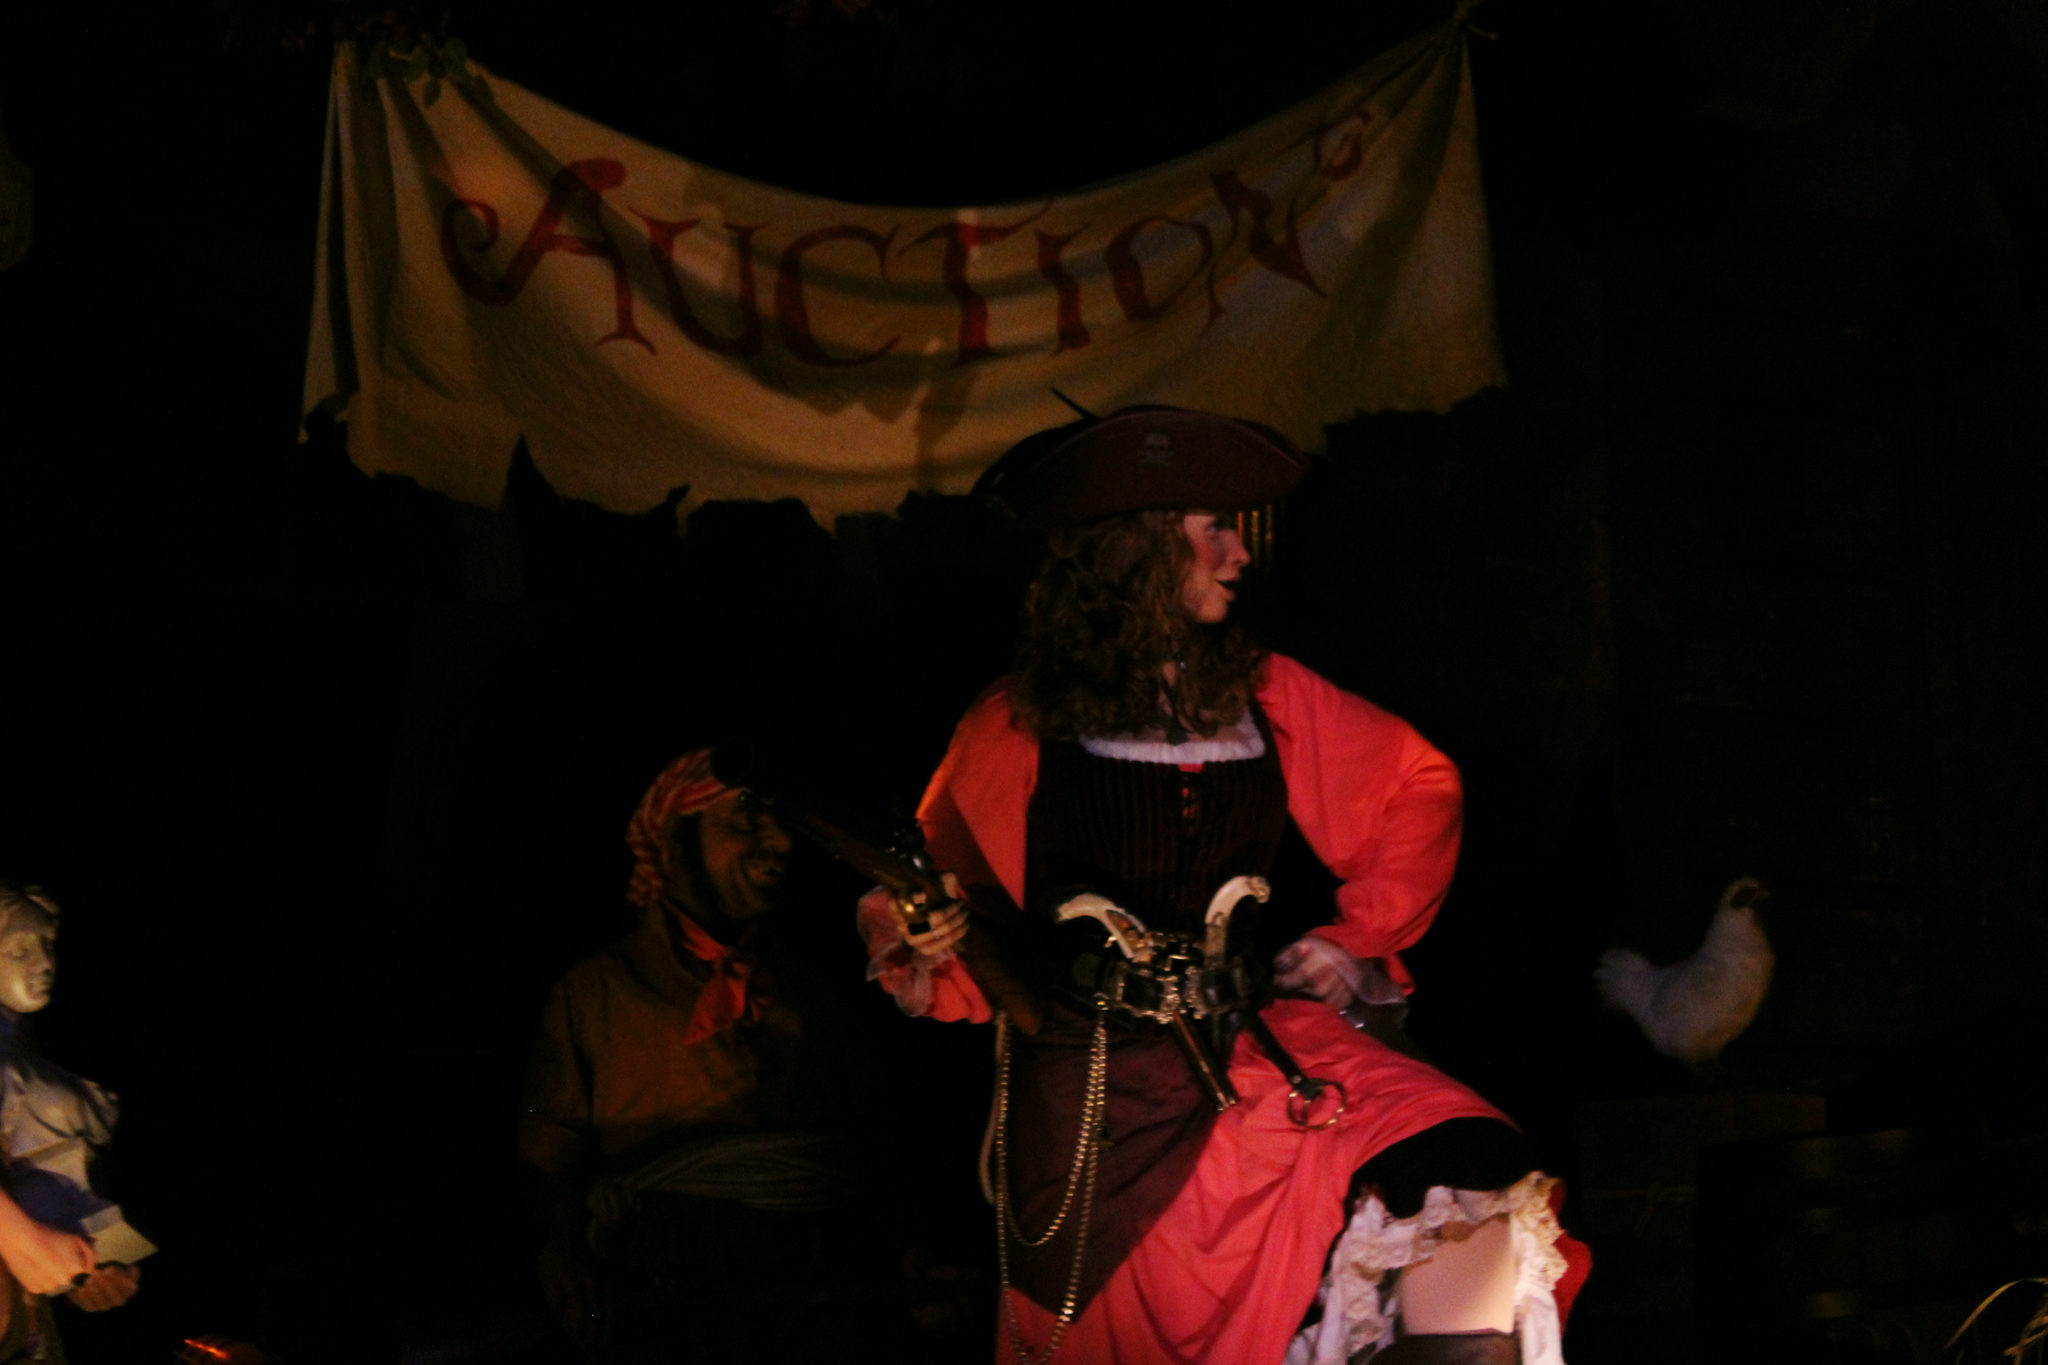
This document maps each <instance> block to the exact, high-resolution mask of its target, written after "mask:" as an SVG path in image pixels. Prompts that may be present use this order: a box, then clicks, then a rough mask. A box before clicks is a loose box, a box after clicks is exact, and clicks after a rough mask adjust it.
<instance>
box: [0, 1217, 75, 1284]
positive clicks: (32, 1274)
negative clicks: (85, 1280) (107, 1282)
mask: <svg viewBox="0 0 2048 1365" xmlns="http://www.w3.org/2000/svg"><path fill="white" fill-rule="evenodd" d="M0 1261H5V1262H6V1263H7V1268H8V1270H10V1271H12V1272H13V1274H14V1278H15V1279H16V1280H18V1281H20V1283H21V1287H22V1288H23V1289H26V1290H27V1291H28V1292H29V1293H31V1294H57V1293H61V1292H63V1291H64V1290H66V1289H69V1288H70V1287H71V1282H72V1281H73V1280H74V1279H76V1278H77V1277H78V1276H80V1275H90V1274H92V1273H93V1254H92V1243H91V1242H88V1241H87V1240H86V1239H85V1238H83V1237H80V1236H79V1235H77V1234H76V1233H71V1232H59V1231H58V1230H57V1229H56V1228H52V1227H45V1226H43V1225H42V1224H41V1223H38V1222H37V1221H36V1220H35V1219H33V1218H31V1217H29V1216H28V1215H27V1214H25V1213H23V1212H22V1211H21V1206H20V1205H19V1204H17V1203H15V1202H14V1201H13V1200H12V1199H9V1198H8V1197H7V1196H6V1195H4V1194H0Z"/></svg>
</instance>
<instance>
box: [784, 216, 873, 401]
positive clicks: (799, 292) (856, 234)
mask: <svg viewBox="0 0 2048 1365" xmlns="http://www.w3.org/2000/svg"><path fill="white" fill-rule="evenodd" d="M895 237H896V229H895V228H890V229H889V231H888V232H887V233H886V234H883V233H880V232H876V231H874V230H873V229H871V228H864V227H857V226H855V225H854V224H852V223H841V224H839V225H838V226H836V227H822V228H817V229H815V230H813V231H811V232H806V233H805V234H804V235H803V236H801V237H799V238H797V239H796V240H795V241H793V242H791V243H790V244H789V245H788V247H786V248H784V250H783V253H782V266H781V269H780V270H779V271H778V272H777V273H776V276H775V322H776V326H777V327H778V328H779V329H780V330H781V332H782V344H783V345H785V346H787V347H789V349H790V351H791V353H793V354H794V355H796V356H797V357H798V358H799V359H801V360H808V361H810V362H811V364H813V365H841V366H846V365H865V364H867V363H868V362H869V361H871V360H879V359H881V357H883V356H885V355H887V354H888V353H889V352H891V351H893V350H895V349H896V343H897V342H899V341H901V340H902V339H903V338H902V337H900V336H899V337H890V338H889V339H888V340H887V341H885V342H883V343H882V344H881V345H880V346H877V347H876V348H875V349H874V350H872V351H869V352H868V353H867V354H866V355H856V356H845V357H841V356H834V355H827V354H826V353H825V348H824V347H822V346H820V345H819V344H818V339H817V337H815V336H813V335H812V334H811V310H810V308H809V307H808V306H807V305H806V304H805V303H804V256H805V255H806V254H807V253H808V252H809V251H810V250H811V249H812V248H813V247H817V246H822V245H824V244H825V243H826V242H866V243H867V244H868V245H869V246H871V247H873V248H874V251H875V263H876V264H877V265H878V266H880V267H881V271H882V278H883V279H887V278H888V277H889V243H890V242H892V241H894V240H895Z"/></svg>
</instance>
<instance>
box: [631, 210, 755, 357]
mask: <svg viewBox="0 0 2048 1365" xmlns="http://www.w3.org/2000/svg"><path fill="white" fill-rule="evenodd" d="M633 216H634V217H635V218H638V219H639V220H640V221H641V222H643V223H645V224H647V250H648V252H649V253H650V254H651V255H652V256H653V257H654V268H655V270H656V271H657V272H658V273H659V274H660V275H661V283H662V287H663V288H665V289H666V290H667V291H668V311H669V313H670V315H671V316H673V317H674V318H675V320H676V326H677V327H680V328H681V329H682V332H683V335H684V336H686V337H688V338H689V339H690V340H692V341H694V342H696V343H697V344H698V345H699V346H702V347H703V348H704V349H705V350H707V351H710V352H712V353H713V354H715V355H736V356H751V355H759V354H760V353H761V310H760V308H759V307H757V306H756V304H755V293H754V234H755V233H756V232H759V231H760V230H761V227H760V224H758V223H756V224H753V225H752V226H744V227H743V226H741V225H740V224H738V223H727V224H726V225H725V230H726V231H727V232H730V233H731V234H732V245H733V251H734V253H735V254H736V255H737V256H738V258H739V267H740V292H739V310H740V325H739V331H738V332H737V333H735V334H734V335H732V336H729V337H727V336H720V335H718V333H716V332H714V331H712V330H711V329H710V328H709V327H706V326H705V325H704V323H703V322H702V321H701V320H700V319H699V318H698V317H697V312H696V310H695V309H693V308H691V307H690V301H689V300H688V299H686V298H684V297H683V282H682V281H681V280H680V279H679V278H677V276H676V261H675V244H676V239H677V238H678V237H681V236H683V235H684V234H685V233H687V232H689V230H690V229H691V228H694V227H696V226H697V224H698V223H700V222H702V221H703V220H702V219H701V218H685V219H683V220H681V221H680V222H674V223H671V222H665V221H663V220H662V219H660V218H650V217H648V216H647V215H646V214H644V213H642V212H640V211H639V210H638V209H635V210H634V211H633Z"/></svg>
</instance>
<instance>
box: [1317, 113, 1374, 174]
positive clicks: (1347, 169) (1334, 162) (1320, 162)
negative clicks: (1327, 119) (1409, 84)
mask: <svg viewBox="0 0 2048 1365" xmlns="http://www.w3.org/2000/svg"><path fill="white" fill-rule="evenodd" d="M1370 122H1372V110H1370V109H1359V110H1356V111H1354V112H1352V113H1349V114H1346V115H1344V117H1342V118H1340V119H1338V120H1336V121H1335V122H1333V123H1319V124H1317V125H1316V130H1315V132H1314V133H1313V134H1312V135H1311V136H1312V137H1313V138H1314V144H1313V145H1314V148H1315V157H1316V170H1318V171H1319V172H1321V173H1322V177H1323V179H1325V180H1349V179H1350V178H1351V177H1352V176H1354V175H1356V174H1358V168H1359V167H1360V166H1362V165H1364V164H1365V138H1364V133H1365V125H1366V124H1368V123H1370ZM1346 124H1355V125H1356V126H1355V127H1353V128H1352V129H1351V130H1350V131H1349V132H1347V133H1345V134H1344V140H1343V141H1342V142H1341V143H1339V144H1338V147H1337V154H1336V155H1335V156H1334V157H1331V158H1328V159H1327V160H1326V159H1325V158H1324V156H1323V139H1324V138H1326V137H1328V136H1329V135H1330V134H1331V133H1334V132H1336V131H1337V130H1338V129H1339V128H1342V127H1344V125H1346Z"/></svg>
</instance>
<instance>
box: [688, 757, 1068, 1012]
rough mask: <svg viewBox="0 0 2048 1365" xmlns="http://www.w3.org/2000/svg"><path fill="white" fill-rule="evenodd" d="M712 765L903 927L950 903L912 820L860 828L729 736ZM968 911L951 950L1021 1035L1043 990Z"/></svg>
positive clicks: (913, 928)
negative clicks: (849, 875)
mask: <svg viewBox="0 0 2048 1365" xmlns="http://www.w3.org/2000/svg"><path fill="white" fill-rule="evenodd" d="M711 766H712V771H713V773H714V774H716V776H717V777H718V780H719V781H721V782H723V783H725V784H726V785H727V786H729V787H743V788H745V789H746V790H747V792H748V794H749V796H750V797H751V798H752V799H753V800H754V801H756V802H758V803H760V804H761V805H762V806H764V807H765V808H767V809H768V810H771V811H773V812H774V813H775V817H776V819H777V820H779V821H781V823H782V825H783V827H784V828H785V829H788V830H790V831H791V832H792V833H796V834H801V835H803V836H804V837H805V838H806V839H809V840H810V841H811V842H812V843H814V844H816V845H817V846H818V847H819V848H821V849H823V850H824V851H825V852H826V853H828V854H830V855H831V856H832V857H834V858H837V859H838V860H839V861H840V862H843V863H845V864H846V865H847V866H849V867H851V868H853V869H854V870H855V871H857V872H859V873H860V874H861V875H863V876H865V877H871V878H873V879H874V880H875V881H876V882H878V883H880V884H881V886H882V887H883V889H884V890H886V891H887V892H888V893H889V894H890V896H891V897H893V898H894V899H895V901H896V904H897V906H898V908H899V910H900V912H901V913H902V915H903V920H904V927H905V928H906V929H907V930H909V931H910V932H912V933H923V932H925V930H924V928H923V927H922V925H923V923H924V922H925V921H927V920H928V918H929V916H930V915H931V914H932V912H934V911H936V910H938V909H939V908H941V907H942V906H945V905H947V904H949V903H951V902H952V901H953V899H954V897H953V896H952V895H951V893H949V892H948V891H947V890H946V884H945V877H944V875H943V874H942V873H941V871H940V870H939V868H938V866H937V865H936V864H934V863H933V862H932V857H931V854H930V853H929V852H928V851H927V850H926V849H925V846H924V831H923V829H921V828H920V827H919V826H918V824H917V822H916V821H914V820H913V821H911V822H909V823H908V824H907V825H905V826H903V827H902V828H900V829H898V830H897V831H896V832H895V833H893V834H887V835H884V834H879V833H877V832H875V831H874V830H872V829H869V828H864V827H863V826H862V825H861V823H860V822H859V821H856V820H853V819H850V818H848V817H847V816H845V815H844V814H843V813H841V812H838V811H833V810H828V809H827V808H826V807H825V806H824V805H823V804H822V803H821V802H819V801H817V800H816V799H814V798H812V797H810V796H808V795H806V794H805V793H804V792H802V791H801V790H799V789H798V788H797V787H796V786H794V785H792V784H789V783H784V782H781V781H777V780H775V779H774V778H772V777H770V776H768V775H767V774H766V773H765V772H763V771H760V769H761V768H762V767H763V765H760V764H758V763H756V761H755V756H754V754H753V752H752V748H751V746H749V745H747V744H746V743H745V742H744V741H737V740H728V741H727V742H726V743H724V744H721V745H719V746H718V748H717V749H716V750H715V751H713V754H712V759H711ZM967 911H968V920H967V933H966V935H965V937H963V938H962V939H961V940H960V941H959V943H957V944H955V945H954V947H953V952H954V954H955V955H956V956H957V957H958V958H959V959H960V965H961V966H963V967H965V968H966V969H967V973H968V975H970V976H972V977H973V978H974V983H975V985H977V986H979V987H981V993H982V994H983V995H984V996H986V997H987V998H988V1002H989V1004H991V1005H993V1006H994V1007H995V1008H997V1009H999V1010H1002V1011H1003V1012H1004V1013H1006V1014H1008V1015H1009V1016H1010V1022H1011V1023H1012V1024H1014V1025H1015V1026H1016V1027H1018V1028H1020V1029H1022V1030H1023V1031H1024V1032H1026V1033H1036V1032H1038V1030H1039V1027H1040V1026H1041V1025H1042V1024H1043V1023H1044V1022H1045V1000H1044V996H1043V993H1042V992H1041V991H1039V990H1038V989H1037V988H1036V987H1034V986H1033V985H1032V984H1031V982H1030V981H1029V980H1027V979H1026V978H1025V977H1024V976H1023V975H1022V974H1021V973H1019V972H1018V971H1017V970H1016V969H1015V968H1014V967H1013V966H1012V965H1011V960H1010V956H1011V955H1010V953H1009V952H1008V951H1007V949H1006V946H1005V945H1004V944H1003V943H1002V942H1001V941H1000V940H999V939H998V938H997V933H996V931H995V930H993V929H992V928H991V927H990V926H989V925H988V924H987V922H986V921H985V920H984V919H982V918H979V917H978V916H977V915H976V912H975V909H974V906H973V904H972V902H971V901H970V902H968V903H967Z"/></svg>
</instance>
